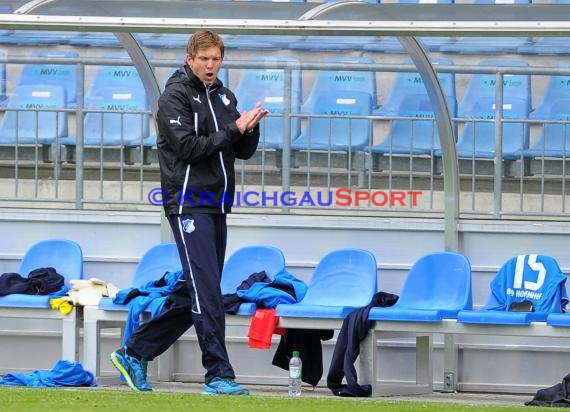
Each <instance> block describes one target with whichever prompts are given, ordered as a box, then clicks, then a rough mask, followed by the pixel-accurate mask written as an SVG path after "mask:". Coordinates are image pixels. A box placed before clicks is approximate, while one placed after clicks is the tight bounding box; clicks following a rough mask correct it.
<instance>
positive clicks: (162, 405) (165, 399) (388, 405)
mask: <svg viewBox="0 0 570 412" xmlns="http://www.w3.org/2000/svg"><path fill="white" fill-rule="evenodd" d="M522 410H527V411H530V412H535V411H536V412H539V411H547V410H548V411H552V408H537V407H528V406H524V405H520V406H497V405H481V404H477V405H466V404H457V403H435V402H411V401H393V400H386V399H370V398H334V397H333V398H308V397H307V398H304V397H301V398H295V399H292V398H288V397H286V396H283V397H277V396H250V397H244V396H208V395H202V394H198V393H173V392H145V393H137V392H128V391H113V390H104V389H67V388H50V389H37V388H15V387H4V388H0V411H2V412H12V411H17V412H20V411H25V412H36V411H37V412H51V411H55V412H66V411H74V412H81V411H112V412H123V411H124V412H130V411H133V412H140V411H156V412H159V411H167V412H175V411H184V412H189V411H192V412H200V411H204V412H217V411H224V412H225V411H243V412H256V411H271V412H287V411H295V412H305V411H315V412H317V411H318V412H344V411H351V412H368V411H374V412H378V411H382V412H408V411H409V412H463V411H465V412H467V411H489V412H507V411H519V412H520V411H522Z"/></svg>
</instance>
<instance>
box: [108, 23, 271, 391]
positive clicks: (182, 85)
mask: <svg viewBox="0 0 570 412" xmlns="http://www.w3.org/2000/svg"><path fill="white" fill-rule="evenodd" d="M223 58H224V43H223V41H222V39H221V38H220V36H219V35H218V34H216V33H213V32H211V31H208V30H201V31H198V32H196V33H194V34H193V35H192V36H191V37H190V40H189V42H188V48H187V56H186V64H185V65H184V67H182V68H180V69H178V70H177V71H176V72H174V74H173V75H172V76H171V77H170V79H169V80H168V82H167V84H166V88H165V90H164V92H163V93H162V95H161V97H160V99H159V101H158V114H157V125H158V131H159V135H158V139H157V147H158V156H159V162H160V174H161V186H162V190H163V196H164V209H165V213H166V216H167V218H168V220H169V222H170V226H171V228H172V232H173V235H174V239H175V240H176V245H177V246H178V252H179V254H180V260H181V262H182V267H183V270H184V274H183V276H182V280H181V281H180V282H179V283H178V284H177V285H176V286H175V287H174V290H173V291H172V292H171V293H170V294H169V296H168V299H167V301H166V303H165V306H164V309H163V311H162V312H161V313H160V314H159V315H158V316H156V317H155V318H153V319H152V320H150V321H149V322H147V323H145V324H144V325H142V326H141V327H140V328H138V329H137V330H136V331H135V332H134V333H133V334H132V335H131V336H130V338H129V339H128V341H127V343H126V345H125V346H124V347H123V348H120V349H118V350H116V351H115V352H113V353H112V354H111V361H112V362H113V365H114V366H115V367H116V368H117V369H118V370H119V372H120V373H121V375H122V376H123V377H124V378H125V380H126V381H127V383H128V384H129V386H130V387H131V388H132V389H134V390H137V391H145V390H151V387H150V385H149V384H148V383H147V381H146V363H147V362H148V361H151V360H153V359H154V358H155V357H156V356H158V355H160V354H161V353H163V352H164V351H165V350H166V349H168V348H169V347H170V346H171V345H172V344H173V343H174V342H175V341H176V340H177V339H178V338H179V337H180V336H181V335H182V334H183V333H184V332H186V330H188V329H189V328H190V327H191V326H192V325H194V327H195V328H196V334H197V336H198V344H199V346H200V349H201V351H202V365H203V366H204V368H205V369H206V375H205V386H204V392H205V393H209V394H229V395H249V391H248V390H246V389H243V388H241V387H240V386H239V385H238V384H237V383H236V382H235V374H234V370H233V368H232V365H231V364H230V361H229V357H228V353H227V350H226V344H225V313H224V307H223V303H222V293H221V289H220V277H221V273H222V267H223V264H224V260H225V250H226V233H227V227H226V214H227V213H229V212H230V211H231V205H232V202H233V196H234V191H235V176H234V162H235V159H236V158H238V159H248V158H250V157H251V156H253V154H254V153H255V150H256V148H257V144H258V142H259V121H260V120H261V119H262V118H263V117H265V116H266V115H267V113H268V111H267V110H262V109H261V103H258V104H256V106H255V107H254V108H253V109H251V110H250V111H244V112H242V113H241V114H240V113H239V112H238V110H237V109H236V105H237V100H236V97H235V96H234V94H233V92H231V91H230V90H229V89H227V88H226V87H224V86H223V84H222V83H221V81H220V80H219V79H218V78H217V74H218V72H219V70H220V68H221V66H222V60H223ZM157 275H160V274H157Z"/></svg>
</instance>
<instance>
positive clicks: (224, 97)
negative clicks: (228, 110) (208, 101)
mask: <svg viewBox="0 0 570 412" xmlns="http://www.w3.org/2000/svg"><path fill="white" fill-rule="evenodd" d="M220 99H222V102H223V103H224V104H225V105H226V106H227V105H228V104H230V99H228V98H227V97H226V95H225V94H223V93H220Z"/></svg>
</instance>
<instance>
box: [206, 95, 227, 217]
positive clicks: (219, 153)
mask: <svg viewBox="0 0 570 412" xmlns="http://www.w3.org/2000/svg"><path fill="white" fill-rule="evenodd" d="M204 86H205V87H206V99H207V100H208V107H209V108H210V112H211V113H212V117H213V118H214V127H215V128H216V132H217V131H219V129H218V119H217V118H216V113H215V112H214V108H213V107H212V101H211V100H210V86H208V85H204ZM218 156H219V158H220V166H221V168H222V172H223V173H224V191H223V193H222V196H223V198H222V200H223V199H225V195H226V192H227V190H228V175H227V173H226V167H225V166H224V155H223V154H222V151H221V150H220V151H219V152H218ZM220 203H221V205H220V207H221V209H222V213H226V210H225V207H224V206H225V204H224V202H220Z"/></svg>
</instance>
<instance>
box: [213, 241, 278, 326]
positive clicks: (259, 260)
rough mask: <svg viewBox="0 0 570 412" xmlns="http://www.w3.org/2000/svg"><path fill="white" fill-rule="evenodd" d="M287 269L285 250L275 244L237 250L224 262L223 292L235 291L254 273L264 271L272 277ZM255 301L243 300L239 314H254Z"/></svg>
mask: <svg viewBox="0 0 570 412" xmlns="http://www.w3.org/2000/svg"><path fill="white" fill-rule="evenodd" d="M284 269H285V256H283V252H282V251H281V250H280V249H278V248H276V247H273V246H265V245H253V246H245V247H242V248H240V249H238V250H236V251H235V252H234V253H233V254H232V255H231V256H230V257H229V258H228V260H227V261H226V263H225V264H224V269H223V271H222V280H221V284H220V286H221V289H222V294H223V295H225V294H229V293H235V292H236V290H237V288H238V286H239V285H240V284H241V283H242V282H243V281H244V280H246V279H247V278H248V277H249V276H250V275H252V274H253V273H259V272H261V271H264V272H265V274H266V275H267V276H269V277H270V278H271V279H273V278H274V277H275V275H276V274H278V273H279V272H281V271H283V270H284ZM256 308H257V307H256V304H255V302H242V303H241V305H240V307H239V309H238V312H237V314H238V315H252V314H253V313H255V310H256Z"/></svg>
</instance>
